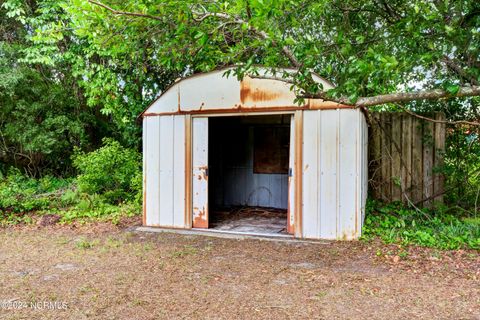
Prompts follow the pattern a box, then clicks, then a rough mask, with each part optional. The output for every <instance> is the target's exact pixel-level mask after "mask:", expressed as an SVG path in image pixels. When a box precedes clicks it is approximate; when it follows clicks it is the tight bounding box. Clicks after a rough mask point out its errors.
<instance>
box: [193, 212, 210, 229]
mask: <svg viewBox="0 0 480 320" xmlns="http://www.w3.org/2000/svg"><path fill="white" fill-rule="evenodd" d="M193 227H194V228H202V229H207V228H208V217H207V211H206V210H205V207H203V208H202V209H199V208H198V207H194V208H193Z"/></svg>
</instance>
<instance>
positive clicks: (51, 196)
mask: <svg viewBox="0 0 480 320" xmlns="http://www.w3.org/2000/svg"><path fill="white" fill-rule="evenodd" d="M69 193H75V186H74V182H73V179H61V178H56V177H52V176H45V177H42V178H39V179H35V178H31V177H27V176H25V175H23V174H21V173H20V171H18V170H16V169H11V170H10V171H9V172H8V174H7V175H5V177H4V178H2V179H1V180H0V224H4V223H17V222H27V221H28V220H29V217H28V215H26V213H28V212H32V211H42V210H49V209H54V210H58V209H61V208H65V207H67V206H70V205H71V204H72V202H73V200H72V199H68V198H64V196H65V195H67V194H69Z"/></svg>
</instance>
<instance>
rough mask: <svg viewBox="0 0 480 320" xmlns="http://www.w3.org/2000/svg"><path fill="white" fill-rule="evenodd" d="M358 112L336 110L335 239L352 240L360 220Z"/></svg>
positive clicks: (360, 140)
mask: <svg viewBox="0 0 480 320" xmlns="http://www.w3.org/2000/svg"><path fill="white" fill-rule="evenodd" d="M359 113H360V112H357V111H354V112H348V111H347V112H343V111H339V116H340V120H339V125H340V129H339V143H340V145H339V153H338V154H339V159H338V163H339V169H340V170H339V171H338V174H339V176H338V181H339V182H338V183H339V193H338V198H339V208H338V214H339V216H338V225H337V238H340V239H353V238H355V236H356V229H357V226H356V222H357V221H358V220H359V219H360V212H359V209H360V206H359V199H360V198H361V196H362V194H361V190H360V183H359V182H360V174H359V169H360V168H361V165H360V163H361V155H362V153H359V152H358V149H357V148H358V147H359V146H361V143H362V135H361V131H360V130H361V126H360V123H359V116H358V115H359Z"/></svg>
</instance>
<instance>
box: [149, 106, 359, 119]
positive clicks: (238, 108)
mask: <svg viewBox="0 0 480 320" xmlns="http://www.w3.org/2000/svg"><path fill="white" fill-rule="evenodd" d="M335 109H354V107H351V106H345V105H338V104H335V105H332V106H325V107H318V108H311V107H310V106H309V105H305V106H292V105H288V106H277V107H245V106H242V105H237V106H234V107H232V108H223V109H201V110H188V111H184V110H179V111H175V112H150V113H144V114H143V115H142V116H143V117H155V116H175V115H196V114H219V113H254V112H284V111H298V110H335Z"/></svg>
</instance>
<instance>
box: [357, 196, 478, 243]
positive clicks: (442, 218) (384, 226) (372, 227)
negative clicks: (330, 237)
mask: <svg viewBox="0 0 480 320" xmlns="http://www.w3.org/2000/svg"><path fill="white" fill-rule="evenodd" d="M479 221H480V219H479V218H477V217H458V216H455V215H451V214H445V213H442V212H441V211H428V210H426V209H425V210H422V211H420V212H419V211H418V210H413V209H408V208H405V207H403V206H402V205H401V204H389V205H384V206H382V205H379V204H378V203H375V202H373V201H369V205H368V209H367V215H366V218H365V224H364V227H363V235H362V238H363V239H365V240H369V239H372V238H376V237H378V238H380V239H382V240H383V241H384V242H385V243H387V244H388V243H399V244H402V245H410V244H415V245H420V246H424V247H431V248H438V249H476V250H479V249H480V227H479V226H480V222H479Z"/></svg>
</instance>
